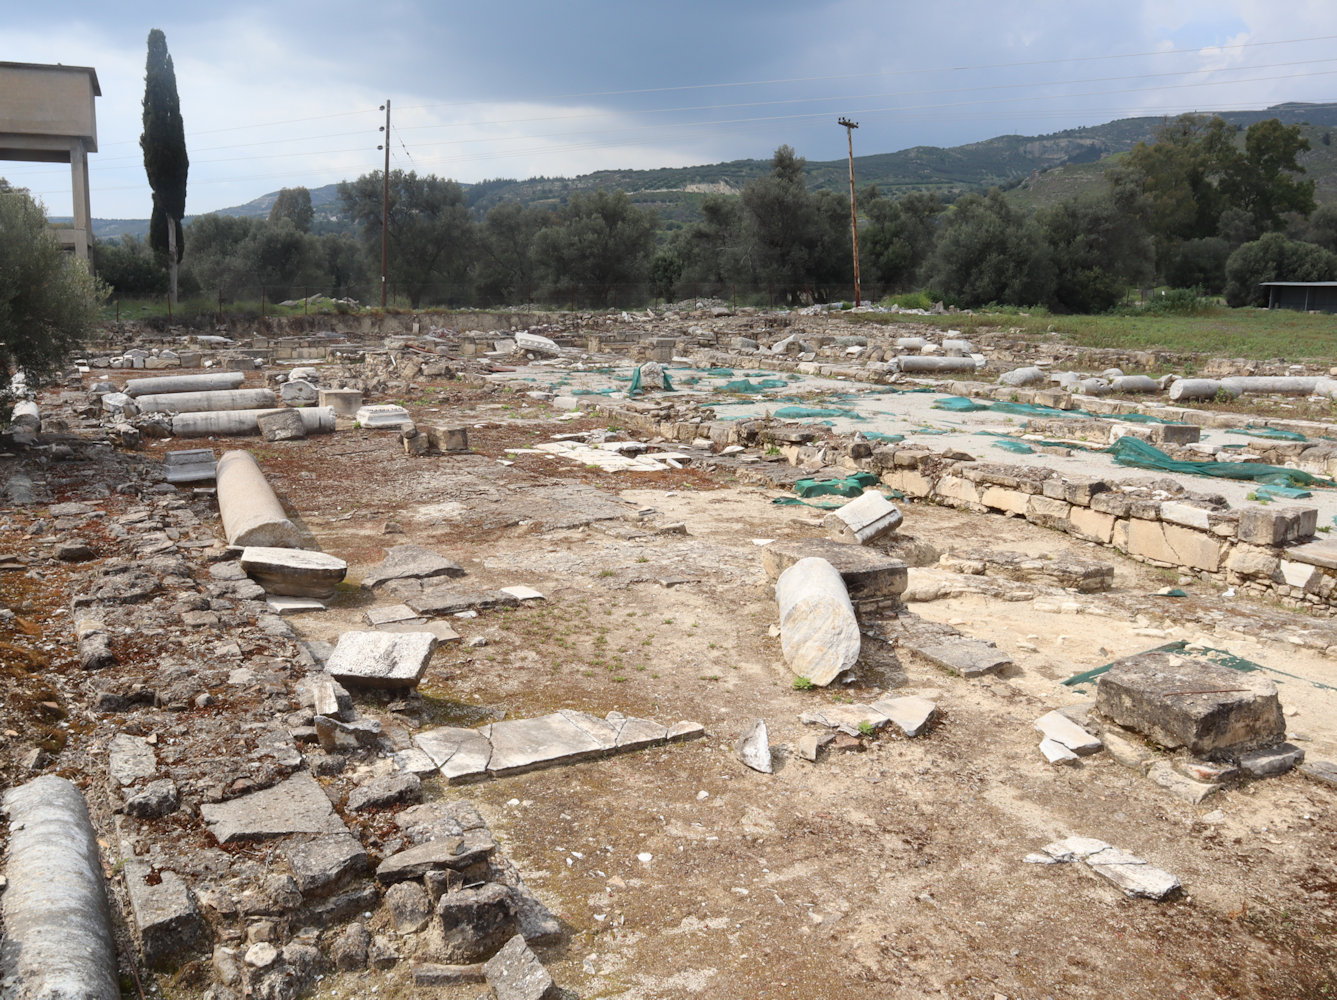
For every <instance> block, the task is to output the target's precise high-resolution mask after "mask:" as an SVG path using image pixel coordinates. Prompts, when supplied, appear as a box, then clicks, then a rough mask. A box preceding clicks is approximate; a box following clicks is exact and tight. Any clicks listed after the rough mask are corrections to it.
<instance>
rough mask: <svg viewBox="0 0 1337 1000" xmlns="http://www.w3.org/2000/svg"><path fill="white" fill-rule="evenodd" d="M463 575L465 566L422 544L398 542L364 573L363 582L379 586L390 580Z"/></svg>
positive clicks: (427, 578)
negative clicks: (399, 543) (402, 543)
mask: <svg viewBox="0 0 1337 1000" xmlns="http://www.w3.org/2000/svg"><path fill="white" fill-rule="evenodd" d="M453 576H464V567H463V566H461V565H460V564H459V563H457V562H454V561H452V560H450V559H447V558H446V557H445V556H443V555H440V554H439V553H436V552H433V551H432V550H431V549H425V548H423V547H422V546H421V545H396V546H395V547H394V548H392V549H390V551H388V552H387V553H386V554H385V558H384V559H382V560H381V561H380V562H379V563H377V564H376V565H375V566H373V567H372V568H371V569H369V570H368V571H367V572H366V573H365V574H363V576H362V586H364V587H378V586H380V585H381V584H383V583H386V582H387V581H389V580H431V579H435V578H437V577H453Z"/></svg>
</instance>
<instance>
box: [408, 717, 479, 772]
mask: <svg viewBox="0 0 1337 1000" xmlns="http://www.w3.org/2000/svg"><path fill="white" fill-rule="evenodd" d="M413 741H414V742H415V743H417V744H418V746H419V747H420V748H421V749H422V751H423V752H424V753H425V754H427V756H428V757H430V758H431V759H432V763H433V764H435V765H436V766H437V768H438V769H439V770H440V772H441V776H442V777H443V778H445V779H446V784H448V785H457V784H462V783H464V782H466V781H478V780H480V779H482V778H485V777H487V774H488V769H487V765H488V761H490V760H491V759H492V744H491V742H489V740H488V738H487V737H486V736H484V735H483V734H482V733H480V732H479V731H478V730H477V729H462V728H458V727H455V726H442V727H441V728H439V729H429V730H427V731H426V732H421V733H418V734H417V735H416V736H414V738H413Z"/></svg>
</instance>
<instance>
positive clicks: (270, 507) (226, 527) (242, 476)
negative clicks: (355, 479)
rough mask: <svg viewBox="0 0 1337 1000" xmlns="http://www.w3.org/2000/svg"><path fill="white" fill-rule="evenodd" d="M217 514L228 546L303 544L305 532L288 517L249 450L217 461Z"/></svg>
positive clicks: (295, 546) (289, 545)
mask: <svg viewBox="0 0 1337 1000" xmlns="http://www.w3.org/2000/svg"><path fill="white" fill-rule="evenodd" d="M215 479H216V481H217V483H218V513H219V515H220V516H221V517H222V519H223V532H224V534H225V535H226V536H227V540H228V544H229V545H264V546H270V547H273V548H279V549H299V548H301V547H302V533H301V532H300V531H298V530H297V525H295V524H293V523H292V521H290V520H288V515H287V514H285V513H284V512H283V505H282V504H280V503H279V500H278V497H276V496H274V491H273V490H272V489H270V487H269V482H268V481H267V480H266V479H265V475H264V473H263V472H261V471H260V466H258V465H256V463H255V459H254V458H252V457H251V453H250V452H249V451H227V452H224V453H223V457H222V458H220V459H219V460H218V466H217V470H216V472H215Z"/></svg>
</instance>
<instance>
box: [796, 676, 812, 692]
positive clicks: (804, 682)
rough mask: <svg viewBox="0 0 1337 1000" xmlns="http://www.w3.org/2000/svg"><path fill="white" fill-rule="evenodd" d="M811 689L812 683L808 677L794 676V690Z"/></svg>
mask: <svg viewBox="0 0 1337 1000" xmlns="http://www.w3.org/2000/svg"><path fill="white" fill-rule="evenodd" d="M812 689H813V683H812V681H811V680H810V679H808V678H807V677H795V678H794V690H795V691H811V690H812Z"/></svg>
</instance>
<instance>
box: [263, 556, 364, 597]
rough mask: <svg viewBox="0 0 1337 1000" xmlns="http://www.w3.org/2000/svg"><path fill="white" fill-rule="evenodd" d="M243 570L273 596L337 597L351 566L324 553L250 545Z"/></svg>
mask: <svg viewBox="0 0 1337 1000" xmlns="http://www.w3.org/2000/svg"><path fill="white" fill-rule="evenodd" d="M241 568H242V569H243V570H245V571H246V573H247V575H248V576H250V577H251V579H253V580H255V582H256V583H258V584H260V586H262V587H264V588H265V592H266V593H269V594H280V595H283V596H286V597H321V598H324V597H333V596H334V590H335V588H336V587H337V586H338V585H339V584H340V582H342V580H343V578H344V575H345V574H346V573H347V572H348V563H346V562H344V560H342V559H339V558H338V557H336V556H331V555H327V554H326V553H324V552H311V551H308V550H306V549H283V548H273V547H269V546H262V545H248V546H247V547H246V548H244V549H242V553H241Z"/></svg>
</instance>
